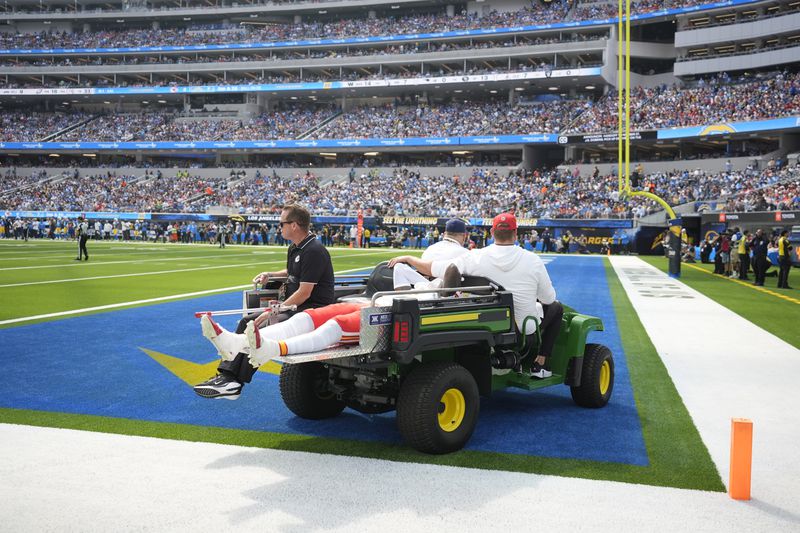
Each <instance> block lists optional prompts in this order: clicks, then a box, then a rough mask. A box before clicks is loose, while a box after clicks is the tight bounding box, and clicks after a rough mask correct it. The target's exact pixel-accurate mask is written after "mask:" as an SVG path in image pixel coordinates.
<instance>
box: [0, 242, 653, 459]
mask: <svg viewBox="0 0 800 533" xmlns="http://www.w3.org/2000/svg"><path fill="white" fill-rule="evenodd" d="M548 270H549V271H550V274H551V276H552V278H553V282H554V284H555V286H556V290H557V292H558V294H559V299H560V300H562V301H563V302H565V303H567V304H568V305H570V306H572V307H575V308H576V309H578V310H579V311H581V312H583V313H587V314H591V315H595V316H599V317H601V318H602V319H603V322H604V324H605V327H606V331H605V332H597V333H593V334H592V337H591V338H590V340H591V341H592V342H599V343H602V344H605V345H607V346H608V347H609V348H611V350H612V352H613V353H614V358H615V363H616V382H615V384H614V393H613V397H612V400H611V403H609V405H608V406H607V407H606V408H604V409H583V408H580V407H577V406H576V405H575V404H574V403H573V402H572V399H571V397H570V393H569V389H568V388H567V387H551V388H548V389H545V390H544V391H540V392H533V393H528V392H523V391H503V392H500V393H496V394H495V395H493V396H492V397H491V398H484V399H483V400H482V402H481V415H480V420H479V423H478V427H477V429H476V431H475V434H474V435H473V437H472V440H471V441H470V443H469V445H468V449H472V450H484V451H491V452H506V453H514V454H523V455H537V456H547V457H558V458H567V459H585V460H596V461H609V462H618V463H628V464H634V465H647V464H648V459H647V453H646V450H645V446H644V441H643V438H642V432H641V427H640V424H639V418H638V414H637V411H636V406H635V403H634V399H633V391H632V388H631V384H630V379H629V376H628V369H627V365H626V363H625V354H624V353H623V351H622V344H621V342H620V336H619V332H618V330H617V323H616V319H615V317H614V312H613V308H612V305H611V296H610V294H609V292H608V285H607V283H606V277H605V270H604V265H603V261H602V259H601V258H598V257H576V256H566V257H557V258H554V259H553V260H552V262H551V263H550V264H549V265H548ZM240 304H241V294H239V293H235V294H225V295H218V296H210V297H205V298H198V299H194V300H185V301H178V302H171V303H165V304H160V305H154V306H149V307H140V308H135V309H127V310H122V311H114V312H109V313H102V314H96V315H91V316H83V317H76V318H70V319H65V320H60V321H56V322H48V323H44V324H35V325H29V326H20V327H16V328H10V329H4V330H0V338H1V339H2V343H3V346H4V347H5V350H6V354H7V356H6V357H7V361H9V363H10V366H11V367H13V376H14V378H13V379H5V380H3V381H2V384H0V406H2V407H10V408H19V409H33V410H40V411H56V412H67V413H79V414H90V415H101V416H110V417H119V418H128V419H140V420H153V421H160V422H173V423H185V424H195V425H207V426H219V427H228V428H236V429H248V430H256V431H270V432H276V433H296V434H303V435H313V436H323V437H339V438H344V439H353V438H354V436H356V435H357V436H358V439H359V440H366V441H382V442H390V443H400V442H401V440H400V436H399V433H398V432H397V429H396V427H395V421H394V413H388V414H384V415H371V416H367V415H362V414H360V413H356V412H354V411H351V410H349V409H348V410H345V412H344V413H343V414H342V416H340V417H337V418H334V419H331V420H323V421H308V420H302V419H300V418H297V417H295V416H294V415H292V414H291V413H290V412H289V411H288V410H287V409H286V407H285V406H284V405H283V402H282V401H281V398H280V394H279V391H278V386H277V381H278V378H277V376H275V375H272V374H266V373H263V372H259V373H257V374H256V376H255V378H254V379H253V383H251V384H250V385H248V386H247V387H246V391H245V393H244V394H242V396H241V398H240V399H239V400H237V401H224V400H220V401H210V400H203V399H201V398H199V397H197V396H195V394H194V393H193V392H192V390H191V388H190V387H189V386H188V385H186V384H185V383H184V382H183V381H181V380H180V379H179V378H177V377H176V376H175V375H173V374H172V373H170V372H169V371H168V370H167V369H166V368H164V367H162V366H161V365H160V364H159V363H157V362H156V361H155V360H153V359H152V358H150V357H149V356H148V355H146V354H145V353H144V352H142V351H141V350H140V349H139V347H142V348H147V349H149V350H154V351H157V352H162V353H164V354H168V355H170V356H173V357H178V358H181V359H185V360H187V361H192V362H195V363H198V364H205V363H208V362H210V361H213V360H214V359H215V358H216V355H215V352H214V350H213V347H212V346H211V345H210V344H209V343H208V342H207V341H206V340H205V339H204V338H203V337H202V335H201V334H200V328H199V325H198V321H197V319H195V318H194V317H193V313H194V312H195V311H199V310H204V309H230V308H236V307H238V306H239V305H240ZM236 321H237V319H236V318H235V317H223V318H222V319H221V320H220V322H221V323H222V324H223V325H224V326H225V327H228V328H230V329H233V328H234V327H235V325H236ZM211 373H212V374H213V372H211Z"/></svg>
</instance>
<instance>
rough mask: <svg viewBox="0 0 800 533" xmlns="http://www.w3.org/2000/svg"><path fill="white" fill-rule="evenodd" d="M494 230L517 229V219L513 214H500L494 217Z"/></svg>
mask: <svg viewBox="0 0 800 533" xmlns="http://www.w3.org/2000/svg"><path fill="white" fill-rule="evenodd" d="M492 229H507V230H510V229H517V218H516V217H515V216H514V215H512V214H511V213H500V214H499V215H497V216H496V217H494V222H492Z"/></svg>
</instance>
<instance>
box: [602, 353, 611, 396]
mask: <svg viewBox="0 0 800 533" xmlns="http://www.w3.org/2000/svg"><path fill="white" fill-rule="evenodd" d="M610 385H611V365H610V364H609V363H608V360H605V361H603V366H601V367H600V394H605V393H607V392H608V387H609V386H610Z"/></svg>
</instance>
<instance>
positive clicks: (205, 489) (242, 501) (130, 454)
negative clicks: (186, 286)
mask: <svg viewBox="0 0 800 533" xmlns="http://www.w3.org/2000/svg"><path fill="white" fill-rule="evenodd" d="M180 385H181V386H183V384H182V383H181V384H180ZM253 393H254V391H251V392H250V394H253ZM165 394H172V395H178V394H181V395H185V394H190V393H188V392H186V389H182V388H181V389H177V388H176V390H174V391H170V390H166V392H165ZM196 401H197V402H206V401H208V400H202V399H196ZM278 401H279V400H278ZM612 401H613V400H612ZM215 407H216V406H215ZM225 407H227V405H226V406H225ZM235 407H236V408H240V407H239V406H235ZM240 409H241V408H240ZM365 431H371V429H370V428H367V429H366V430H365ZM553 431H557V428H553ZM54 450H64V451H66V450H68V451H69V453H54ZM676 453H680V450H676ZM0 456H2V457H8V458H13V460H12V459H9V460H6V461H0V479H2V483H0V498H1V499H2V501H3V507H2V509H3V524H4V526H3V529H4V530H6V531H82V532H85V533H95V532H97V533H106V532H107V531H109V530H117V529H125V530H136V531H157V532H158V531H194V530H204V529H208V525H209V524H217V527H216V528H215V529H219V530H236V531H238V532H251V531H252V532H259V533H261V532H265V531H266V532H270V531H272V532H274V531H301V530H302V531H324V532H331V533H333V532H351V531H358V532H359V533H396V532H397V533H399V532H407V531H433V532H439V531H458V532H459V533H486V532H494V531H512V532H513V531H530V530H531V529H532V528H531V522H530V521H531V516H530V513H521V512H519V511H520V509H547V512H541V513H537V515H536V517H535V520H536V529H537V530H540V531H553V532H561V531H613V532H615V533H628V532H630V533H640V532H642V531H646V532H650V531H656V532H682V531H691V532H693V533H719V532H725V533H740V532H741V533H745V532H746V533H751V532H759V533H761V532H764V533H766V532H789V531H797V525H798V519H797V517H796V516H792V515H786V514H783V515H781V514H780V513H779V512H777V511H776V510H775V509H772V508H770V507H769V506H768V505H766V504H764V503H762V502H759V501H756V500H754V501H752V502H738V501H734V500H732V499H730V498H729V497H728V496H727V495H726V494H722V493H718V492H705V491H699V490H684V489H675V488H670V487H655V486H649V485H638V484H632V483H618V482H611V481H597V480H591V479H579V478H568V477H557V476H545V475H537V474H524V473H518V472H503V471H498V470H486V469H477V468H462V467H451V466H438V465H432V464H419V463H411V462H395V461H386V460H380V459H365V458H361V457H349V456H341V455H328V454H324V453H304V452H289V451H282V450H270V449H260V448H253V447H243V446H233V445H226V444H215V443H207V442H189V441H179V440H169V439H161V438H151V437H136V436H128V435H118V434H113V433H98V432H92V431H78V430H72V429H58V428H48V427H35V426H23V425H12V424H8V423H2V424H0ZM94 473H101V474H102V475H97V474H94ZM789 474H790V473H789V472H787V475H789ZM411 479H413V480H415V482H414V487H413V489H411V490H410V487H409V481H408V480H411ZM231 480H235V481H234V482H231ZM324 480H336V483H337V484H338V485H339V486H342V487H347V488H348V490H347V494H346V495H344V494H336V493H334V494H332V492H331V483H325V482H323V481H324ZM43 500H46V501H47V505H42V501H43ZM159 501H162V502H169V505H153V502H159ZM388 501H391V505H387V502H388ZM120 502H124V504H120ZM308 502H313V505H309V504H308ZM352 502H358V505H357V506H355V505H353V504H352ZM64 509H70V510H71V511H72V512H69V513H65V512H64V511H63V510H64ZM143 509H146V512H142V510H143ZM598 517H602V519H601V522H602V523H598ZM120 525H123V527H120Z"/></svg>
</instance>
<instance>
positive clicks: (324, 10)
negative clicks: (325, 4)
mask: <svg viewBox="0 0 800 533" xmlns="http://www.w3.org/2000/svg"><path fill="white" fill-rule="evenodd" d="M318 13H319V14H320V15H327V14H328V10H327V9H320V10H319V11H318Z"/></svg>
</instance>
